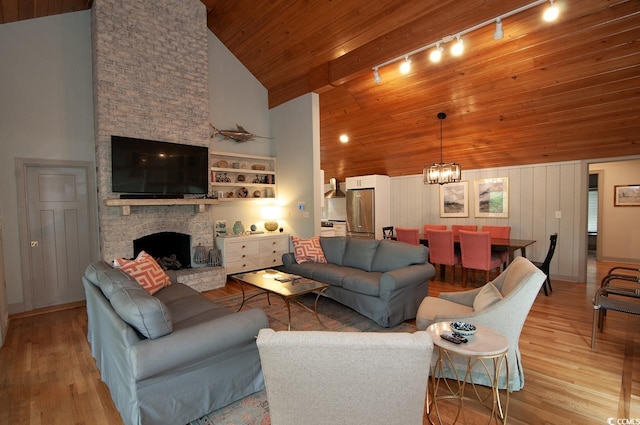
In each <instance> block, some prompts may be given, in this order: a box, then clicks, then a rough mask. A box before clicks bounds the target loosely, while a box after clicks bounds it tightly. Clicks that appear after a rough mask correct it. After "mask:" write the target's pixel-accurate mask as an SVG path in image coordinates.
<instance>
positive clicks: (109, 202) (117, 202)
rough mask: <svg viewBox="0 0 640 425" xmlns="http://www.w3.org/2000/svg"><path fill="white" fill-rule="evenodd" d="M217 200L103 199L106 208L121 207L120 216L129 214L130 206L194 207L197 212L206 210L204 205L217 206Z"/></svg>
mask: <svg viewBox="0 0 640 425" xmlns="http://www.w3.org/2000/svg"><path fill="white" fill-rule="evenodd" d="M218 203H219V201H218V200H217V199H206V198H202V199H105V200H104V204H105V205H106V206H108V207H122V215H130V214H131V206H132V205H133V206H136V205H141V206H166V205H196V206H197V207H198V212H199V213H202V212H205V210H206V208H205V207H206V205H214V204H218Z"/></svg>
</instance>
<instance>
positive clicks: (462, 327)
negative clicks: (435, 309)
mask: <svg viewBox="0 0 640 425" xmlns="http://www.w3.org/2000/svg"><path fill="white" fill-rule="evenodd" d="M449 325H450V326H451V330H453V331H454V332H455V333H458V334H460V335H463V336H469V335H473V334H474V333H476V326H475V325H473V324H471V323H467V322H451V323H450V324H449Z"/></svg>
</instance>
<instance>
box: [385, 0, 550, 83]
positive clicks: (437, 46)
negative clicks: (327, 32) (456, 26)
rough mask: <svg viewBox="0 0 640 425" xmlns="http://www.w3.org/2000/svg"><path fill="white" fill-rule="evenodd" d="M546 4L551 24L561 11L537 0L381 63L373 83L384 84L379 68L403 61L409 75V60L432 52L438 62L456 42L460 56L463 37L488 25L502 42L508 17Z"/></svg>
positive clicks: (453, 50)
mask: <svg viewBox="0 0 640 425" xmlns="http://www.w3.org/2000/svg"><path fill="white" fill-rule="evenodd" d="M545 3H550V5H549V7H548V8H547V9H546V10H545V12H544V15H543V18H544V20H545V21H548V22H551V21H553V20H555V19H556V18H557V17H558V15H559V13H560V12H559V9H558V7H557V6H556V5H555V4H554V0H536V1H534V2H533V3H529V4H527V5H525V6H522V7H519V8H517V9H514V10H512V11H510V12H507V13H503V14H502V15H500V16H497V17H495V18H493V19H490V20H488V21H485V22H481V23H479V24H478V25H475V26H473V27H470V28H467V29H465V30H463V31H460V32H457V33H453V34H455V36H454V35H453V34H450V35H447V36H444V37H442V38H441V39H440V40H438V41H435V42H433V43H431V44H427V45H426V46H422V47H420V48H418V49H415V50H413V51H411V52H409V53H405V54H404V55H402V56H399V57H397V58H394V59H391V60H388V61H386V62H384V63H381V64H379V65H376V66H374V67H373V81H374V82H375V83H376V84H380V83H382V79H381V78H380V74H379V73H378V70H379V68H381V67H383V66H386V65H390V64H392V63H395V62H400V61H402V64H401V65H400V72H401V73H402V74H408V73H409V72H410V70H411V60H410V59H409V57H410V56H412V55H415V54H418V53H421V52H424V51H427V50H430V49H431V51H430V52H429V60H430V61H431V62H438V61H440V59H441V58H442V53H443V51H444V49H443V48H442V45H443V44H446V43H449V42H452V41H454V40H455V43H454V44H453V45H452V46H451V54H452V55H454V56H460V55H461V54H462V53H463V51H464V44H463V42H462V37H463V36H464V35H466V34H468V33H470V32H473V31H475V30H477V29H479V28H483V27H485V26H487V25H495V26H496V29H495V31H494V32H493V39H494V40H501V39H502V38H503V37H504V31H503V28H502V21H503V20H504V19H506V18H508V17H511V16H514V15H517V14H518V13H520V12H524V11H525V10H529V9H531V8H533V7H535V6H539V5H541V4H545Z"/></svg>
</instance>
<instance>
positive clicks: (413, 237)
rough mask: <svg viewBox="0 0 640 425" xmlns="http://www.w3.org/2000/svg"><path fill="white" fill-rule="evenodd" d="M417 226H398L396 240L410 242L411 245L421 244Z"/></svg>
mask: <svg viewBox="0 0 640 425" xmlns="http://www.w3.org/2000/svg"><path fill="white" fill-rule="evenodd" d="M418 232H419V229H418V228H417V227H396V240H398V241H400V242H406V243H410V244H411V245H420V235H419V233H418Z"/></svg>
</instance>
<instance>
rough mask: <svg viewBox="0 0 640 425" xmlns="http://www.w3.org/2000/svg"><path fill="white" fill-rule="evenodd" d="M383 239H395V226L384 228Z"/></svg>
mask: <svg viewBox="0 0 640 425" xmlns="http://www.w3.org/2000/svg"><path fill="white" fill-rule="evenodd" d="M382 238H383V239H392V238H393V226H385V227H383V228H382Z"/></svg>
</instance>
